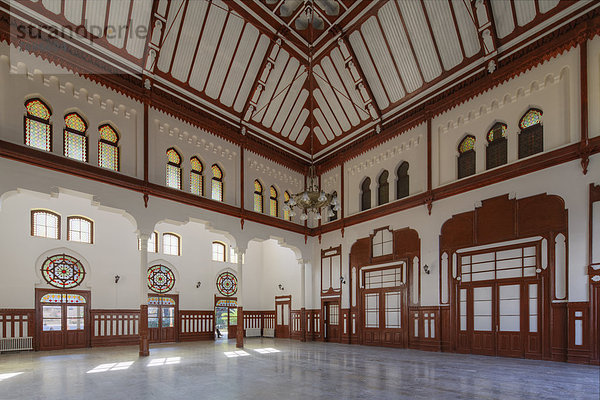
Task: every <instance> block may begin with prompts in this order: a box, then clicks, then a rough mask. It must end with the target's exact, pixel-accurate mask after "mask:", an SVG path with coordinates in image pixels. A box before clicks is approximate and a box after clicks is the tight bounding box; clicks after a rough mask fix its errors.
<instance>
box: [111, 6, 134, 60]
mask: <svg viewBox="0 0 600 400" xmlns="http://www.w3.org/2000/svg"><path fill="white" fill-rule="evenodd" d="M130 5H131V1H130V0H116V1H115V0H112V1H111V2H110V8H109V10H108V31H107V34H106V40H107V41H108V43H110V44H112V45H113V46H115V47H117V48H119V49H120V48H122V47H123V45H124V44H125V32H126V30H125V28H126V27H127V26H128V25H129V21H128V20H127V19H128V18H129V8H130Z"/></svg>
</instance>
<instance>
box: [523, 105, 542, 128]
mask: <svg viewBox="0 0 600 400" xmlns="http://www.w3.org/2000/svg"><path fill="white" fill-rule="evenodd" d="M542 114H543V113H542V110H538V109H537V108H532V109H531V110H529V111H527V112H526V113H525V115H523V117H522V118H521V121H520V122H519V126H520V127H521V129H525V128H529V127H531V126H533V125H538V124H541V123H542Z"/></svg>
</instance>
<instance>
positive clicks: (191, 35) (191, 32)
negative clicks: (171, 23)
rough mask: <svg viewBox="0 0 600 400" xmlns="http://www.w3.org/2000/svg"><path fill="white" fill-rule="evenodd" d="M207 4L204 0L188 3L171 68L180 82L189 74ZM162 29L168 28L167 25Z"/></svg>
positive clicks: (172, 73) (185, 80)
mask: <svg viewBox="0 0 600 400" xmlns="http://www.w3.org/2000/svg"><path fill="white" fill-rule="evenodd" d="M208 5H209V3H208V2H205V1H192V2H190V3H189V4H188V8H187V12H186V14H185V19H184V21H183V26H182V27H181V36H180V37H179V44H178V45H177V52H176V53H175V59H174V60H173V69H172V70H171V75H173V78H175V79H178V80H180V81H181V82H187V79H188V76H189V74H190V68H191V67H192V61H193V59H194V55H195V54H196V53H195V52H196V47H197V46H198V39H199V37H200V32H202V26H203V25H204V18H205V16H206V11H207V10H208ZM163 29H168V27H165V28H163Z"/></svg>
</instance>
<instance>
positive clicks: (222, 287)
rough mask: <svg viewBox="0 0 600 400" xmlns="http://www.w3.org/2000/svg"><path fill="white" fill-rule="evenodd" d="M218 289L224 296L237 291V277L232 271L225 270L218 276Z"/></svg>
mask: <svg viewBox="0 0 600 400" xmlns="http://www.w3.org/2000/svg"><path fill="white" fill-rule="evenodd" d="M217 290H218V291H219V293H221V294H222V295H223V296H233V295H234V294H235V293H236V292H237V278H236V277H235V275H234V274H232V273H231V272H223V273H222V274H221V275H219V277H218V278H217Z"/></svg>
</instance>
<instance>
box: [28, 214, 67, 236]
mask: <svg viewBox="0 0 600 400" xmlns="http://www.w3.org/2000/svg"><path fill="white" fill-rule="evenodd" d="M31 236H39V237H45V238H50V239H60V216H59V215H58V214H55V213H53V212H51V211H42V210H32V211H31Z"/></svg>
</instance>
